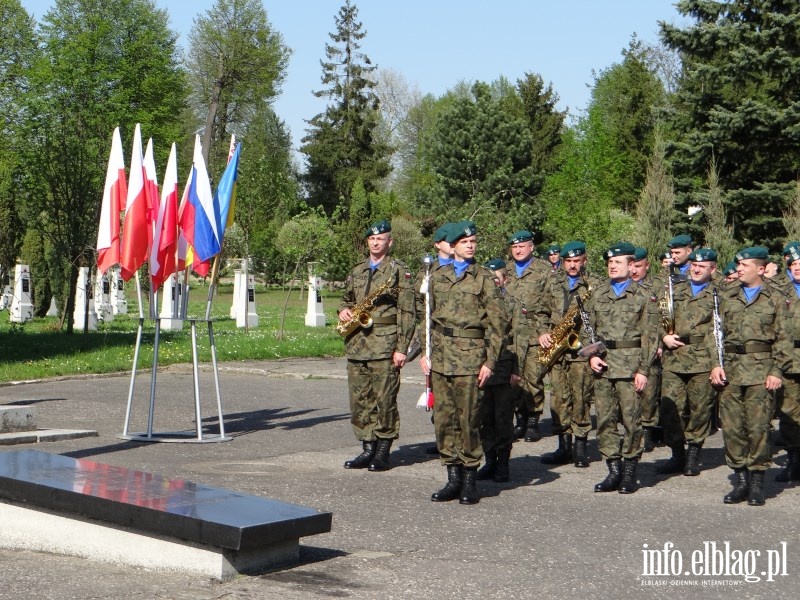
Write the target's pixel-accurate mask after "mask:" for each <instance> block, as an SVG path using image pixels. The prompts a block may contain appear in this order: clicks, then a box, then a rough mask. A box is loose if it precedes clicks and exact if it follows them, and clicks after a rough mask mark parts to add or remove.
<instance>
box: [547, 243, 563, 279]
mask: <svg viewBox="0 0 800 600" xmlns="http://www.w3.org/2000/svg"><path fill="white" fill-rule="evenodd" d="M561 258H562V257H561V246H559V245H558V244H550V245H549V246H548V247H547V262H549V263H550V269H551V270H552V271H553V273H557V272H558V270H559V269H560V268H561Z"/></svg>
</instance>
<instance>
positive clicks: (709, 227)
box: [701, 156, 739, 264]
mask: <svg viewBox="0 0 800 600" xmlns="http://www.w3.org/2000/svg"><path fill="white" fill-rule="evenodd" d="M722 197H723V190H722V189H721V188H720V185H719V176H718V175H717V163H716V160H714V157H713V156H712V158H711V163H710V164H709V165H708V176H707V178H706V189H705V190H704V193H703V195H702V196H701V198H702V202H703V214H704V216H705V223H706V226H705V230H704V237H705V245H706V246H708V247H710V248H714V250H716V251H717V254H718V255H719V261H718V262H720V263H722V264H725V263H726V262H727V261H729V260H731V259H733V256H734V254H736V250H737V249H738V247H739V244H737V243H736V240H735V239H734V237H733V226H732V225H730V224H728V216H727V211H726V210H725V204H724V202H723V201H722Z"/></svg>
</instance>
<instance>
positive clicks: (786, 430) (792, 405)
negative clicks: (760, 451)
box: [778, 374, 800, 448]
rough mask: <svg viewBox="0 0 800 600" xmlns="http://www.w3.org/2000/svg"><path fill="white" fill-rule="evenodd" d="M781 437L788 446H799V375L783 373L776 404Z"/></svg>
mask: <svg viewBox="0 0 800 600" xmlns="http://www.w3.org/2000/svg"><path fill="white" fill-rule="evenodd" d="M778 421H779V422H780V432H781V438H783V441H784V442H785V443H786V446H787V447H789V448H800V375H795V374H791V375H784V377H783V394H782V395H781V400H780V402H779V405H778Z"/></svg>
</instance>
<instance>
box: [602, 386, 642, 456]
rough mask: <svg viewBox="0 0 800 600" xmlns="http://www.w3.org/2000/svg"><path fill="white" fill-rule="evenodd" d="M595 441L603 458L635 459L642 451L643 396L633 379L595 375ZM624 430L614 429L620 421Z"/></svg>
mask: <svg viewBox="0 0 800 600" xmlns="http://www.w3.org/2000/svg"><path fill="white" fill-rule="evenodd" d="M594 410H595V413H596V414H597V445H598V447H599V449H600V454H601V456H602V457H603V460H612V459H619V458H628V459H638V458H639V457H640V456H641V455H642V397H641V395H640V394H637V393H636V388H634V386H633V379H632V378H631V379H608V378H607V377H595V378H594ZM620 420H622V426H623V428H624V429H625V433H624V434H623V435H621V434H620V433H619V431H618V430H617V425H618V423H619V421H620Z"/></svg>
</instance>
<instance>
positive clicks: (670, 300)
mask: <svg viewBox="0 0 800 600" xmlns="http://www.w3.org/2000/svg"><path fill="white" fill-rule="evenodd" d="M658 308H659V310H660V311H661V325H662V326H663V327H664V331H666V333H667V335H672V334H673V333H675V297H674V293H673V290H672V274H671V273H670V274H669V275H668V276H667V285H665V286H664V297H663V298H662V299H661V300H660V301H659V303H658Z"/></svg>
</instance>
